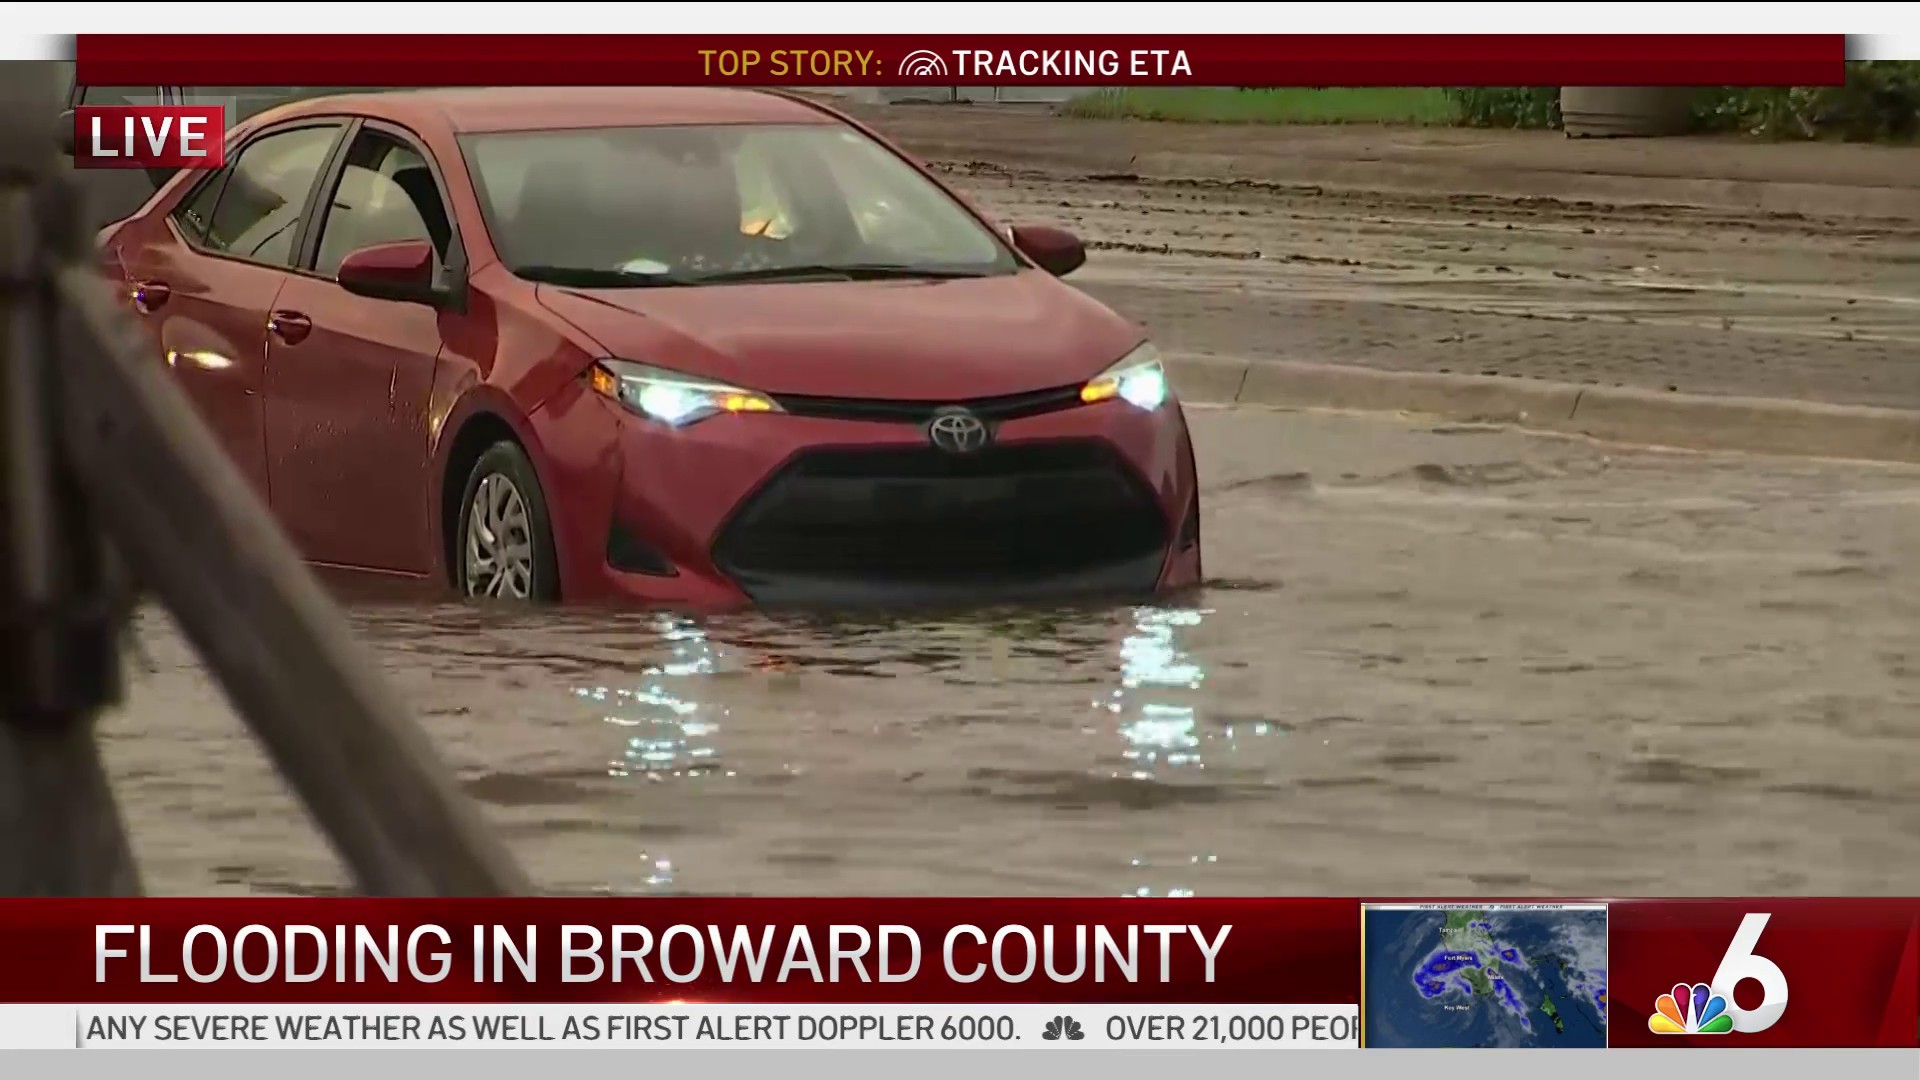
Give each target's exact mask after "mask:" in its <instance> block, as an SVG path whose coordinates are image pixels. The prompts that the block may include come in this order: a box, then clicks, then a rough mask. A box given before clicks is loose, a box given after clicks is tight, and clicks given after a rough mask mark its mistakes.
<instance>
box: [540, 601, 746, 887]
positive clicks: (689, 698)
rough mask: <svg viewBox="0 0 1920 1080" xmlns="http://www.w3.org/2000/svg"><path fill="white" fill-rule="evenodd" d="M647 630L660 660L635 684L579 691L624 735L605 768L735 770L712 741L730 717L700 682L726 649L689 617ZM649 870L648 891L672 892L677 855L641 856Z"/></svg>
mask: <svg viewBox="0 0 1920 1080" xmlns="http://www.w3.org/2000/svg"><path fill="white" fill-rule="evenodd" d="M651 630H652V634H651V635H650V636H651V637H653V638H654V639H655V640H656V641H658V642H659V644H660V645H661V646H662V649H661V651H662V652H663V653H664V657H663V659H662V660H661V662H660V663H658V664H654V665H650V666H648V667H646V668H645V669H643V670H642V671H641V672H640V684H639V685H638V686H634V687H608V686H594V687H581V688H577V689H575V691H574V695H575V696H576V697H581V698H585V699H587V700H589V701H592V702H593V703H594V704H595V705H596V706H597V707H599V708H600V710H601V717H600V719H601V720H602V721H603V722H604V723H606V724H607V725H609V726H611V727H612V728H613V729H614V730H616V731H617V732H619V733H620V751H619V756H618V757H616V758H614V759H613V760H612V761H610V762H609V763H608V765H607V775H609V776H611V777H614V778H616V779H625V778H629V777H639V778H642V779H645V780H649V781H664V780H693V779H701V778H705V777H711V776H726V777H731V776H733V775H734V772H733V770H731V769H727V768H725V767H724V765H722V764H721V763H720V756H719V748H718V746H716V745H715V743H714V738H715V736H717V735H718V734H719V732H720V727H721V725H720V723H719V718H720V717H724V716H726V715H727V714H728V712H729V710H727V709H725V708H715V707H712V706H709V705H706V704H704V703H702V702H700V701H699V700H697V698H698V696H699V695H698V690H699V687H700V683H699V682H698V681H692V682H689V680H700V679H703V678H705V677H707V676H710V675H712V674H713V673H714V672H715V671H716V670H718V668H719V661H720V657H721V653H720V650H719V648H718V647H717V646H716V645H715V644H714V643H713V642H712V641H710V640H708V637H707V632H706V630H705V629H704V628H703V627H701V626H700V625H698V624H696V623H695V622H694V621H693V620H692V619H688V618H682V617H679V616H670V615H668V616H660V617H657V618H656V619H655V620H654V621H653V625H652V627H651ZM639 860H640V863H641V864H642V865H643V866H644V867H645V868H646V871H645V877H643V878H642V879H641V880H642V882H643V884H645V885H646V887H647V888H649V889H654V890H669V889H671V888H672V887H673V883H674V865H673V860H672V859H670V858H668V857H666V856H664V855H659V854H656V853H654V852H649V851H642V852H640V853H639Z"/></svg>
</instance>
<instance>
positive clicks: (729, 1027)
mask: <svg viewBox="0 0 1920 1080" xmlns="http://www.w3.org/2000/svg"><path fill="white" fill-rule="evenodd" d="M1359 1023H1360V1020H1359V1010H1358V1009H1357V1008H1355V1007H1354V1006H1352V1005H1262V1006H1203V1007H1191V1008H1183V1009H1169V1008H1154V1007H1148V1006H1137V1005H1135V1006H1093V1005H1074V1006H1059V1005H1003V1006H997V1007H991V1008H988V1007H981V1006H963V1005H898V1006H889V1005H856V1006H834V1005H817V1006H786V1007H772V1006H764V1005H705V1004H686V1005H682V1004H664V1005H509V1006H490V1007H485V1008H473V1007H459V1006H444V1005H380V1004H370V1005H329V1006H325V1007H315V1008H309V1007H300V1006H273V1007H263V1006H260V1005H245V1004H235V1005H193V1006H155V1005H125V1006H99V1005H7V1006H0V1050H59V1049H69V1048H74V1049H82V1050H92V1049H126V1048H137V1049H189V1050H190V1049H207V1048H216V1047H219V1048H243V1047H252V1048H256V1049H260V1048H265V1049H288V1048H312V1049H355V1050H364V1049H370V1048H377V1047H411V1048H427V1049H433V1048H440V1049H458V1048H466V1049H487V1050H513V1049H539V1048H545V1049H550V1050H553V1049H594V1048H625V1049H636V1048H641V1047H645V1048H653V1049H669V1050H672V1049H681V1050H696V1049H715V1050H717V1049H760V1050H816V1049H856V1048H857V1049H896V1050H897V1049H940V1050H988V1049H1002V1050H1005V1049H1019V1048H1025V1049H1081V1050H1085V1049H1098V1048H1102V1047H1104V1048H1108V1049H1143V1048H1149V1047H1172V1046H1183V1047H1188V1048H1192V1049H1204V1048H1230V1047H1242V1048H1246V1047H1259V1048H1263V1049H1269V1050H1353V1049H1358V1048H1359V1045H1360V1043H1359V1030H1360V1028H1359Z"/></svg>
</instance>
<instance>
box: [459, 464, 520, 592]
mask: <svg viewBox="0 0 1920 1080" xmlns="http://www.w3.org/2000/svg"><path fill="white" fill-rule="evenodd" d="M466 579H467V582H466V584H467V595H468V596H491V597H499V598H502V599H510V600H525V599H526V598H527V597H529V596H531V595H532V594H533V530H532V529H531V528H530V527H529V526H528V523H527V503H526V500H525V499H522V498H521V497H520V489H519V488H516V487H514V486H513V481H511V480H509V479H507V478H506V477H505V476H502V475H501V474H499V473H488V474H487V475H486V476H484V477H482V478H481V480H480V487H479V488H478V489H477V490H475V491H474V493H473V505H472V506H471V507H469V508H468V510H467V568H466Z"/></svg>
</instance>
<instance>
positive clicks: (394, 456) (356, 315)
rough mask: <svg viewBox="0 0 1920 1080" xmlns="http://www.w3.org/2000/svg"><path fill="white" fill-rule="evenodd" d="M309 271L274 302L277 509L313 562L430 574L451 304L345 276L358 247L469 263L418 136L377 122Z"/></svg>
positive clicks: (331, 188) (341, 168)
mask: <svg viewBox="0 0 1920 1080" xmlns="http://www.w3.org/2000/svg"><path fill="white" fill-rule="evenodd" d="M327 183H328V187H327V189H326V191H327V194H326V197H325V198H324V199H323V200H322V201H321V205H323V206H324V213H323V214H322V215H320V216H319V217H318V219H317V225H318V233H317V235H316V236H315V238H314V239H313V240H312V241H311V242H310V243H309V244H308V245H307V247H308V251H307V253H306V255H305V258H304V260H303V262H304V264H305V265H304V267H303V270H304V272H301V273H296V274H294V275H292V276H291V277H290V278H289V280H288V282H287V286H286V288H285V289H283V290H282V291H281V293H280V296H279V299H278V300H277V301H276V302H275V304H274V313H273V320H274V321H273V326H274V330H273V332H272V333H271V335H270V336H269V340H268V346H267V377H266V378H267V382H266V394H267V405H266V437H267V460H268V462H269V474H270V477H271V485H272V491H273V507H274V510H275V512H276V513H277V514H278V516H279V518H280V520H281V522H282V524H284V525H285V527H286V529H287V532H288V534H289V535H290V536H292V537H293V539H294V541H295V542H296V543H297V544H298V545H299V546H300V549H301V550H302V551H303V552H304V553H305V555H306V557H307V558H308V559H310V560H312V561H314V562H319V563H327V564H331V565H336V566H345V567H354V568H359V569H367V570H379V571H392V572H401V573H426V572H427V571H428V570H430V569H431V567H432V565H433V562H432V556H431V552H430V547H429V539H428V538H429V529H428V526H429V518H428V513H429V507H428V492H429V490H430V488H431V484H430V483H429V473H428V467H429V459H430V457H431V445H432V429H431V427H430V425H429V422H428V410H429V404H430V399H431V397H432V392H433V377H434V371H435V367H436V361H437V359H438V357H439V354H440V350H441V348H442V341H441V319H442V318H443V317H446V313H443V312H441V311H439V310H437V309H435V308H433V307H430V306H428V305H426V304H419V303H405V302H400V301H394V300H376V299H371V298H368V297H364V296H356V295H354V294H352V293H349V292H347V291H346V290H345V289H343V288H341V287H340V285H339V283H338V282H337V281H336V280H335V276H336V272H337V271H338V269H339V266H340V262H341V260H342V259H343V258H345V257H346V255H347V254H348V253H350V252H352V251H355V250H358V249H360V248H363V247H367V246H370V245H373V244H384V243H392V242H395V241H402V240H427V241H430V242H431V243H432V244H433V245H434V248H435V250H436V251H437V252H438V254H439V261H440V264H441V267H442V268H443V272H449V273H457V274H463V273H464V269H463V267H462V266H461V262H462V259H463V256H462V255H461V254H460V246H459V240H458V236H457V235H456V232H455V230H454V227H453V224H452V219H451V217H450V216H449V214H448V210H447V207H448V203H447V198H446V194H445V190H444V188H443V187H442V186H441V184H440V181H439V179H438V177H437V176H436V174H435V170H434V167H433V166H432V164H431V161H430V158H429V157H428V156H427V154H426V152H425V151H424V150H423V149H422V148H421V147H420V145H419V144H418V142H417V141H416V140H415V139H414V138H413V137H412V136H411V135H409V134H407V133H405V132H403V131H401V130H399V129H397V128H389V127H384V126H381V125H377V124H374V123H372V122H368V123H366V124H364V125H363V126H361V127H360V128H359V129H358V130H357V131H356V132H355V133H354V134H353V135H352V136H351V137H350V141H349V143H348V145H347V149H346V152H345V153H344V154H342V155H341V156H340V158H339V160H338V161H337V162H336V163H335V165H334V167H333V170H332V173H331V175H330V176H329V177H328V180H327Z"/></svg>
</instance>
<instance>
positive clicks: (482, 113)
mask: <svg viewBox="0 0 1920 1080" xmlns="http://www.w3.org/2000/svg"><path fill="white" fill-rule="evenodd" d="M228 146H229V150H228V155H227V166H226V167H225V168H224V169H222V170H220V171H218V172H213V173H206V172H199V173H182V174H180V175H178V176H176V177H174V178H173V179H172V180H171V181H169V182H168V183H167V184H166V185H165V186H163V187H162V188H161V189H160V190H159V191H158V192H157V193H156V194H155V195H154V197H153V198H152V199H151V200H149V201H148V203H147V204H146V205H145V206H144V207H143V208H142V209H141V210H140V211H139V212H138V213H136V214H135V215H134V216H132V217H131V218H128V219H127V220H125V221H123V222H120V223H118V224H116V225H113V226H110V227H109V228H108V229H107V230H105V231H104V232H103V233H102V237H101V238H102V258H103V259H104V260H105V264H106V266H107V268H108V270H109V271H110V272H111V273H112V274H114V275H116V276H118V277H119V278H121V279H124V281H125V282H126V283H127V287H128V295H129V298H130V301H131V303H132V305H133V307H134V309H135V310H136V311H137V312H138V313H139V315H140V317H141V318H142V320H143V321H144V323H145V325H146V327H147V329H148V331H149V332H150V333H151V334H152V336H153V338H154V340H155V341H156V343H157V344H158V347H159V352H160V354H161V355H163V356H164V357H165V362H166V363H167V364H168V365H170V367H171V368H172V370H173V372H174V373H175V375H176V376H177V378H178V379H179V382H180V385H181V386H182V387H184V389H185V391H186V392H187V393H188V394H189V395H190V396H191V397H192V399H193V400H194V402H195V403H196V405H197V407H198V408H199V410H200V412H201V415H202V416H203V417H204V418H205V419H206V421H207V423H208V424H209V425H210V426H211V427H212V429H213V430H214V431H215V432H216V433H217V435H218V436H219V437H220V438H221V439H222V440H223V441H224V443H225V445H226V447H227V450H228V451H229V452H230V453H231V454H232V456H233V459H234V460H235V461H236V462H237V463H238V465H239V467H240V469H241V471H242V472H243V473H244V474H245V475H246V476H247V477H248V478H250V479H251V481H252V482H253V484H254V485H255V487H256V488H257V490H258V492H259V493H260V495H261V496H262V497H263V498H264V499H266V500H267V501H268V503H269V504H270V505H271V506H272V507H273V509H274V512H275V514H276V515H277V517H278V518H279V520H280V522H281V523H282V525H283V526H284V528H285V529H286V531H287V533H288V534H289V535H290V536H291V537H292V539H293V540H294V542H295V543H296V544H297V545H298V546H299V548H300V549H301V550H302V552H303V553H304V554H305V556H306V557H307V558H308V559H309V560H311V561H312V562H313V563H315V564H318V565H320V566H323V567H327V568H334V569H339V570H347V571H356V572H360V573H365V574H374V575H382V576H385V577H388V578H395V579H401V580H406V579H412V580H414V581H416V582H419V583H423V584H424V583H433V584H440V583H444V584H450V585H451V586H453V587H454V588H455V589H457V590H459V591H460V592H462V593H464V594H466V595H469V596H477V597H494V598H503V599H511V600H520V601H554V600H566V601H598V600H626V601H637V602H643V603H658V604H673V605H687V606H696V607H724V606H735V605H739V604H745V603H755V604H782V603H801V604H807V605H834V606H837V605H857V604H867V603H874V602H880V603H895V602H904V603H917V602H928V603H950V602H968V603H971V602H975V601H981V600H987V599H1005V598H1016V599H1018V598H1031V597H1036V596H1043V595H1061V594H1072V593H1088V592H1108V591H1112V592H1118V593H1151V592H1153V591H1156V590H1160V589H1167V588H1174V587H1180V586H1185V585H1190V584H1193V583H1196V582H1197V581H1198V580H1199V576H1200V572H1201V571H1200V530H1199V508H1198V494H1197V491H1196V484H1195V479H1194V462H1193V449H1192V445H1191V443H1190V441H1189V439H1188V434H1187V428H1186V424H1185V421H1184V418H1183V417H1182V415H1181V411H1180V407H1179V405H1178V403H1177V402H1176V401H1175V400H1174V399H1173V397H1172V395H1171V393H1170V391H1169V389H1168V386H1167V380H1166V375H1165V372H1164V371H1163V370H1162V367H1161V362H1160V359H1159V357H1158V356H1157V354H1156V353H1155V352H1154V349H1153V346H1152V345H1151V344H1150V343H1149V342H1148V341H1147V340H1146V338H1145V336H1144V334H1143V333H1142V331H1141V330H1140V329H1139V328H1138V327H1136V326H1135V325H1133V324H1131V323H1129V322H1128V321H1126V320H1124V319H1122V318H1120V317H1119V316H1117V315H1115V314H1114V313H1113V312H1112V311H1110V310H1108V309H1107V308H1105V307H1103V306H1102V305H1100V304H1099V303H1097V302H1095V301H1094V300H1092V299H1090V298H1088V297H1087V296H1085V295H1084V294H1082V293H1080V292H1079V291H1078V290H1076V289H1074V288H1072V287H1070V286H1068V285H1065V284H1063V283H1062V282H1061V281H1060V280H1059V277H1060V276H1061V275H1064V274H1066V273H1068V272H1070V271H1072V270H1073V269H1075V268H1076V267H1078V266H1079V265H1080V264H1081V263H1082V262H1083V261H1084V259H1085V253H1084V251H1083V249H1082V247H1081V244H1080V242H1079V241H1078V240H1076V239H1075V238H1074V237H1072V236H1071V235H1069V234H1067V233H1064V232H1061V231H1060V230H1058V229H1053V228H1046V227H1037V226H1036V227H1027V228H1012V229H1000V228H997V227H995V226H994V225H993V224H991V223H990V222H989V221H988V219H987V218H986V217H985V216H984V215H983V214H981V213H980V212H979V211H978V210H976V209H974V208H973V207H971V206H969V205H968V204H967V203H966V202H965V201H964V200H962V199H961V198H960V197H958V196H957V195H955V194H954V193H953V192H951V191H949V190H948V189H946V188H945V187H944V186H943V185H942V184H941V183H940V182H939V181H938V180H936V179H934V178H933V177H932V176H930V175H929V174H928V173H927V172H925V171H924V170H922V169H921V168H919V167H918V166H917V165H915V164H913V163H912V162H910V161H909V160H908V159H907V158H906V157H905V156H903V155H902V154H901V153H900V152H899V151H898V150H896V149H895V148H893V147H892V146H890V145H889V144H888V143H887V142H886V141H885V140H883V139H881V138H879V137H878V136H876V135H875V134H874V133H872V132H871V131H868V130H866V129H865V128H863V127H861V126H860V125H859V124H857V123H855V122H853V121H851V120H849V119H848V118H846V117H844V116H841V115H840V114H838V113H836V112H834V111H832V110H830V109H828V108H825V107H823V106H820V105H818V104H815V103H812V102H809V101H806V100H804V99H800V98H796V97H790V96H787V95H783V94H777V93H766V92H758V91H744V90H719V89H637V88H612V89H521V88H499V89H471V90H423V91H415V92H400V93H381V94H368V95H363V96H355V97H333V98H326V99H319V100H310V101H302V102H298V103H295V104H291V105H287V106H284V107H281V108H278V109H274V110H272V111H269V112H267V113H264V114H261V115H259V116H257V117H254V118H253V119H251V120H249V121H248V122H246V123H245V124H243V125H241V126H240V127H239V128H237V129H235V131H234V132H233V134H232V135H231V136H230V141H229V144H228Z"/></svg>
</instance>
